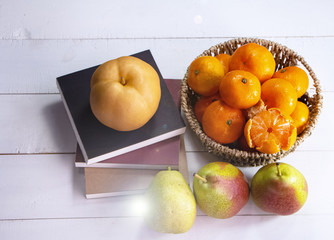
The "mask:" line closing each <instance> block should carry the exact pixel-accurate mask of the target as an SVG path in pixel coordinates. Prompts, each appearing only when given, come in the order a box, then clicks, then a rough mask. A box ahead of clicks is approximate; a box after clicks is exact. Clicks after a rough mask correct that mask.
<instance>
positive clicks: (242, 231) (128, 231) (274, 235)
mask: <svg viewBox="0 0 334 240" xmlns="http://www.w3.org/2000/svg"><path fill="white" fill-rule="evenodd" d="M333 221H334V217H333V216H330V215H311V216H310V215H305V216H300V215H294V216H290V217H276V216H236V217H234V218H231V219H229V220H221V219H214V218H210V217H207V216H199V217H197V218H196V220H195V223H194V225H193V227H192V228H191V229H190V230H189V231H188V232H187V233H184V234H163V233H157V232H154V231H152V230H151V229H148V228H147V227H146V225H145V224H144V223H143V221H142V219H141V218H137V217H135V218H79V219H76V218H73V219H35V220H25V221H2V223H1V224H0V235H1V236H2V237H3V239H15V240H24V239H27V236H29V238H32V239H36V240H42V239H49V240H59V239H64V240H71V239H99V240H100V239H101V240H104V239H106V240H109V239H114V238H122V239H127V240H133V239H161V240H166V239H175V240H178V239H180V240H183V239H208V237H212V239H221V237H222V236H224V237H229V239H272V240H281V239H288V240H292V239H322V240H331V239H333V238H334V233H333V231H330V230H329V229H331V228H332V227H333ZM277 226H279V228H282V229H283V230H282V231H278V232H277V231H276V230H277V229H276V228H277Z"/></svg>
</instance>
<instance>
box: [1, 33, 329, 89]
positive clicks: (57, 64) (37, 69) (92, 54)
mask: <svg viewBox="0 0 334 240" xmlns="http://www.w3.org/2000/svg"><path fill="white" fill-rule="evenodd" d="M229 39H231V38H210V39H198V38H196V39H191V38H190V39H102V40H100V39H98V40H0V52H1V53H2V54H1V55H0V79H2V82H1V83H2V84H1V85H0V94H8V93H15V94H18V93H58V89H57V86H56V80H55V79H56V77H59V76H62V75H65V74H68V73H71V72H75V71H79V70H82V69H85V68H89V67H92V66H96V65H98V64H101V63H103V62H105V61H108V60H110V59H114V58H117V57H120V56H124V55H131V54H134V53H137V52H140V51H143V50H146V49H150V50H151V51H152V54H153V57H154V58H155V61H156V63H157V65H158V67H159V69H160V71H161V74H162V76H163V77H164V78H175V79H182V78H183V77H184V74H185V72H186V70H187V67H188V66H189V65H190V63H191V61H192V60H193V59H194V58H195V57H197V56H198V55H199V54H201V53H202V52H203V51H204V50H206V49H208V48H210V47H211V46H213V45H216V44H218V43H221V42H224V41H227V40H229ZM266 39H268V40H272V41H276V42H279V43H281V44H282V45H286V46H287V47H289V48H290V49H293V50H294V51H295V52H297V53H298V54H299V55H301V56H303V57H304V58H305V60H306V61H307V62H308V64H309V65H310V66H311V67H312V69H313V71H314V72H315V74H316V75H317V77H318V79H319V80H320V83H321V86H322V89H323V90H324V91H334V81H331V75H330V71H328V68H327V67H326V66H328V59H333V58H334V45H333V39H334V38H331V37H319V38H303V37H302V38H300V37H299V38H284V37H283V38H280V37H278V38H277V37H276V38H268V37H267V38H266ZM310 87H312V86H310Z"/></svg>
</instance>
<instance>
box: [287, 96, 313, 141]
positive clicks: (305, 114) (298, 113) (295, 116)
mask: <svg viewBox="0 0 334 240" xmlns="http://www.w3.org/2000/svg"><path fill="white" fill-rule="evenodd" d="M290 116H291V118H292V120H293V122H294V124H295V126H296V127H297V135H299V134H300V133H302V132H303V131H304V129H305V128H306V126H307V124H308V120H309V116H310V110H309V109H308V107H307V106H306V104H305V103H302V102H300V101H297V105H296V108H295V110H294V111H293V112H292V113H291V115H290Z"/></svg>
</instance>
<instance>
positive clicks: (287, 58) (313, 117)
mask: <svg viewBox="0 0 334 240" xmlns="http://www.w3.org/2000/svg"><path fill="white" fill-rule="evenodd" d="M250 42H254V43H257V44H259V45H262V46H264V47H266V48H267V49H269V51H270V52H271V53H272V54H273V56H274V58H275V61H276V70H278V69H282V68H284V67H287V66H295V65H299V66H303V67H304V69H305V70H306V71H307V72H308V75H309V76H310V77H311V79H312V80H313V87H314V88H312V86H311V82H310V87H309V89H308V92H307V93H306V94H305V95H304V96H302V99H301V101H303V102H304V103H306V104H307V106H308V108H309V110H310V118H309V123H308V125H307V127H306V129H305V130H304V131H303V133H302V134H300V135H299V136H298V137H297V140H296V143H295V144H294V146H292V147H291V148H290V149H289V150H288V151H283V150H281V151H280V152H278V153H275V154H264V153H260V152H247V151H242V150H239V149H237V148H235V147H234V146H233V144H232V145H228V146H227V145H222V144H219V143H217V142H216V141H214V140H212V139H211V138H209V137H208V136H207V135H206V134H205V133H204V132H203V129H202V127H201V124H200V123H199V122H198V121H197V119H196V117H195V113H194V105H195V102H196V101H197V99H198V97H199V96H198V95H197V94H196V93H195V92H193V91H192V90H191V89H190V88H189V87H188V85H187V78H188V70H189V68H188V69H187V72H186V74H185V76H184V78H183V81H182V85H181V106H182V110H183V111H184V114H185V117H186V119H187V121H188V123H189V126H190V128H191V129H192V130H193V131H194V132H195V134H196V135H197V137H198V138H199V139H200V141H201V142H202V144H203V145H204V147H205V148H206V149H207V151H208V152H210V153H212V154H214V155H216V156H218V157H219V159H220V160H222V161H227V162H230V163H232V164H234V165H236V166H260V165H266V164H269V163H273V162H276V161H277V160H279V159H281V158H282V157H284V156H286V155H288V154H289V153H291V152H293V151H294V150H295V149H296V147H297V146H298V145H299V144H300V143H302V142H303V141H304V139H305V138H306V137H308V136H310V135H311V133H312V130H313V128H314V127H315V125H316V122H317V119H318V117H319V114H320V111H321V108H322V95H321V88H320V84H319V80H318V79H317V77H316V75H315V74H314V72H313V71H312V69H311V67H310V66H309V65H308V64H307V62H306V61H305V60H304V58H303V57H301V56H299V55H298V54H297V53H296V52H294V51H293V50H291V49H289V48H287V47H285V46H282V45H281V44H278V43H276V42H273V41H269V40H264V39H257V38H237V39H232V40H229V41H226V42H224V43H220V44H217V45H215V46H212V47H211V48H209V49H208V50H206V51H204V52H203V53H202V54H201V55H199V56H198V57H200V56H216V55H218V54H220V53H227V54H230V55H231V54H232V53H233V52H234V51H235V50H236V49H237V48H238V47H240V46H241V45H244V44H246V43H250ZM311 79H310V81H311ZM311 91H312V92H311Z"/></svg>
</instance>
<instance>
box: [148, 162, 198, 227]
mask: <svg viewBox="0 0 334 240" xmlns="http://www.w3.org/2000/svg"><path fill="white" fill-rule="evenodd" d="M145 198H146V201H147V204H148V210H147V213H146V214H145V216H144V218H145V222H146V224H147V225H148V226H149V227H150V228H152V229H153V230H155V231H157V232H162V233H184V232H187V231H188V230H189V229H190V228H191V227H192V226H193V224H194V221H195V218H196V201H195V197H194V195H193V193H192V191H191V189H190V187H189V186H188V184H187V182H186V181H185V180H184V178H183V176H182V174H181V173H180V172H179V171H175V170H171V169H170V168H168V170H166V171H160V172H158V173H157V174H156V175H155V177H154V178H153V180H152V182H151V184H150V186H149V188H148V189H147V191H146V193H145Z"/></svg>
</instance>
